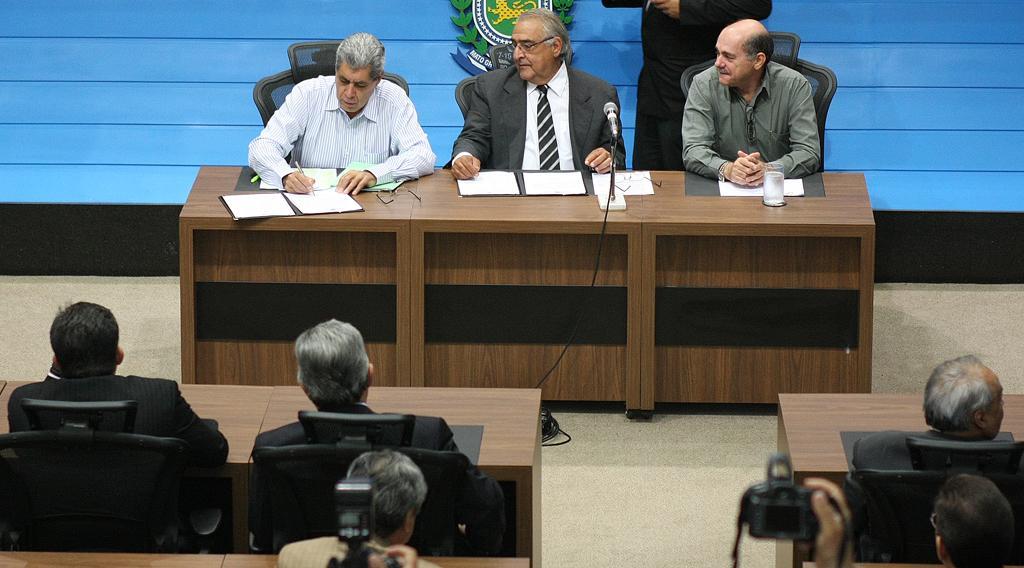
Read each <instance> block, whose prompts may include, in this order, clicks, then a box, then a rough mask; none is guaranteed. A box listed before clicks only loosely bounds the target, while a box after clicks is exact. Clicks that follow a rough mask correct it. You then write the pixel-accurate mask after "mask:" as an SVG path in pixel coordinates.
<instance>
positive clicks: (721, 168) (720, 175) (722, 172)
mask: <svg viewBox="0 0 1024 568" xmlns="http://www.w3.org/2000/svg"><path fill="white" fill-rule="evenodd" d="M728 165H729V162H722V165H721V166H718V181H725V166H728Z"/></svg>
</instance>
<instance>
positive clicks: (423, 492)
mask: <svg viewBox="0 0 1024 568" xmlns="http://www.w3.org/2000/svg"><path fill="white" fill-rule="evenodd" d="M347 475H348V477H347V479H353V478H366V479H369V480H370V482H371V484H372V491H367V492H366V493H367V494H369V495H372V498H371V499H370V500H369V503H364V504H363V507H364V508H365V509H366V511H363V510H361V509H360V507H359V506H358V504H356V505H353V506H351V507H349V508H346V507H345V506H344V505H343V504H342V503H341V502H340V500H339V507H338V508H339V510H338V516H339V524H345V522H344V521H345V519H348V518H350V517H353V516H354V517H356V521H358V522H355V523H354V524H355V525H357V526H358V525H360V524H365V525H367V526H371V527H372V538H371V539H370V540H369V541H367V542H366V543H365V550H364V544H363V541H362V540H357V541H353V540H351V539H346V538H344V537H343V535H345V534H350V533H349V532H348V531H345V530H342V529H345V528H352V527H347V526H344V527H343V526H339V536H337V537H333V536H327V537H321V538H314V539H310V540H303V541H299V542H293V543H291V544H288V545H286V546H285V547H284V548H282V549H281V552H280V554H279V555H278V557H277V565H278V567H279V568H323V567H325V566H328V565H331V566H339V567H347V566H352V567H353V568H362V567H363V566H371V567H372V566H381V567H388V568H392V567H395V566H403V567H405V568H415V567H417V566H418V567H419V568H436V566H435V565H434V564H431V563H430V562H427V561H425V560H419V559H418V557H417V554H416V551H415V550H413V549H412V548H410V547H408V546H404V545H405V543H407V542H408V541H409V538H410V537H411V536H412V531H413V528H415V526H416V515H417V514H418V513H419V511H420V507H422V506H423V502H424V501H425V500H426V498H427V482H426V481H425V480H424V479H423V473H422V472H420V468H418V467H417V466H416V464H415V463H413V461H412V460H411V459H409V457H408V456H406V455H404V454H400V453H398V452H393V451H391V450H382V451H379V452H366V453H364V454H362V455H360V456H359V457H358V458H356V459H355V461H353V462H352V465H350V466H349V468H348V474H347ZM343 485H344V484H339V486H343ZM367 505H369V506H367ZM363 513H367V516H368V519H366V518H360V517H361V515H362V514H363ZM350 544H352V546H353V547H354V548H355V549H356V553H355V554H351V552H352V551H350ZM350 554H351V556H350ZM346 558H347V559H348V560H347V561H346Z"/></svg>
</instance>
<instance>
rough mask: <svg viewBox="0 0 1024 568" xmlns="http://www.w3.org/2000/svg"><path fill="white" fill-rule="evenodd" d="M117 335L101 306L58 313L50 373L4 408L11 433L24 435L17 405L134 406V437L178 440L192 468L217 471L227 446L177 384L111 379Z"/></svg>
mask: <svg viewBox="0 0 1024 568" xmlns="http://www.w3.org/2000/svg"><path fill="white" fill-rule="evenodd" d="M118 335H119V331H118V326H117V320H115V319H114V314H113V313H111V312H110V310H109V309H107V308H105V307H103V306H100V305H97V304H91V303H89V302H78V303H76V304H72V305H70V306H68V307H66V308H64V309H62V310H61V311H60V312H58V313H57V317H56V318H54V320H53V324H52V325H51V326H50V345H51V347H52V348H53V369H52V370H51V372H50V374H49V375H48V376H47V377H46V378H45V379H44V380H43V381H42V382H38V383H31V384H28V385H24V386H21V387H18V388H17V389H15V390H14V392H13V393H11V399H10V402H9V403H8V405H7V417H8V421H9V423H10V429H11V432H18V431H22V430H28V429H29V425H28V418H27V417H26V416H25V412H24V411H23V410H22V409H21V401H22V399H26V398H34V399H42V400H60V401H70V402H94V401H112V400H134V401H136V402H137V403H138V410H137V413H136V416H135V433H136V434H147V435H150V436H163V437H169V438H180V439H182V440H185V441H186V442H188V445H189V452H188V462H189V463H190V464H191V465H196V466H200V467H216V466H219V465H222V464H223V463H224V462H225V460H227V455H228V442H227V440H226V439H224V436H223V435H222V434H221V433H220V432H219V431H218V430H217V428H216V426H214V425H212V424H210V423H207V422H205V421H203V420H200V418H199V417H198V416H196V413H195V412H193V411H192V407H191V406H189V404H188V403H187V402H185V399H184V398H183V397H182V396H181V392H180V391H179V390H178V383H176V382H174V381H171V380H167V379H148V378H144V377H136V376H127V377H122V376H118V375H115V374H114V372H115V370H116V369H117V366H118V365H120V364H121V362H122V361H123V360H124V351H123V350H122V349H121V347H120V346H119V345H118Z"/></svg>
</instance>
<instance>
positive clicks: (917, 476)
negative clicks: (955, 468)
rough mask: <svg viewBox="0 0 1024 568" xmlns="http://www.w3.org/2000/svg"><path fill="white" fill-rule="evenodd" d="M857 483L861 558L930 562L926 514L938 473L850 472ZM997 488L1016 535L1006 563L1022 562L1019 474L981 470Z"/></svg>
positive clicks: (1023, 495)
mask: <svg viewBox="0 0 1024 568" xmlns="http://www.w3.org/2000/svg"><path fill="white" fill-rule="evenodd" d="M850 476H851V478H852V479H853V481H854V482H855V483H856V484H857V485H859V486H860V488H861V490H862V491H863V493H864V497H865V501H866V504H867V513H868V514H867V523H868V527H867V531H866V534H867V536H868V539H867V540H868V541H869V542H872V543H873V546H872V548H871V549H865V548H864V547H862V548H861V551H860V552H861V556H860V558H859V561H861V562H892V563H908V564H910V563H913V564H917V563H920V564H934V563H935V562H936V556H935V530H934V529H933V528H932V525H931V520H930V519H931V513H932V509H933V505H934V502H935V496H936V495H938V493H939V488H941V487H942V484H943V483H945V482H946V479H947V474H946V473H945V472H940V471H881V470H859V471H854V472H852V473H851V474H850ZM985 477H988V478H989V479H991V480H992V481H993V482H995V484H996V486H998V487H999V489H1000V490H1001V491H1002V492H1003V495H1005V496H1006V498H1007V500H1008V501H1009V502H1010V506H1011V507H1012V508H1013V515H1014V519H1015V524H1016V534H1017V535H1018V538H1017V539H1016V541H1015V544H1014V550H1013V554H1012V555H1011V559H1010V561H1009V562H1008V564H1021V563H1024V539H1021V538H1019V536H1020V535H1024V478H1022V477H1020V476H1017V475H1006V474H986V475H985Z"/></svg>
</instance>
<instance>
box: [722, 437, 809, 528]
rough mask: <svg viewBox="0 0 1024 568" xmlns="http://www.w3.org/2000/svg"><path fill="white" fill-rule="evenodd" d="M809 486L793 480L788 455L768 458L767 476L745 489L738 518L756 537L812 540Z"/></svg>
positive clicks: (776, 455)
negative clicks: (806, 486)
mask: <svg viewBox="0 0 1024 568" xmlns="http://www.w3.org/2000/svg"><path fill="white" fill-rule="evenodd" d="M811 494H812V491H811V490H810V489H807V488H804V487H800V486H797V485H796V484H794V483H793V475H792V467H791V466H790V462H789V456H786V455H785V454H775V455H773V456H772V457H771V459H770V460H769V461H768V479H767V480H766V481H765V482H763V483H758V484H757V485H754V486H752V487H750V488H749V489H747V491H746V493H744V494H743V500H742V501H741V502H740V521H741V522H742V523H746V524H747V527H748V531H749V532H750V536H753V537H756V538H773V539H790V540H796V541H813V540H814V538H815V536H817V534H818V519H817V517H815V515H814V510H813V509H811Z"/></svg>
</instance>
